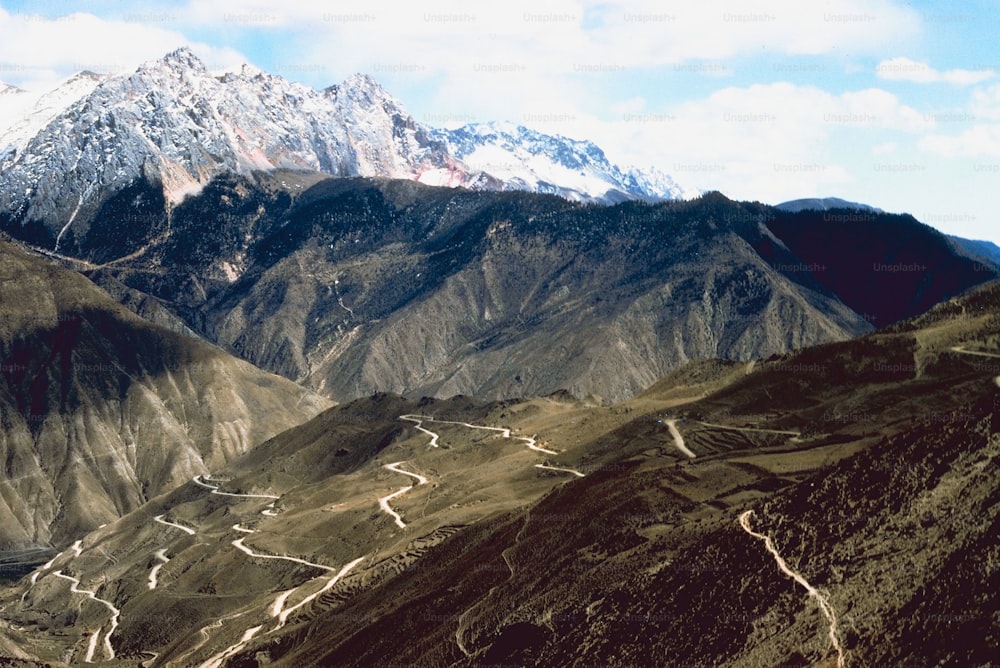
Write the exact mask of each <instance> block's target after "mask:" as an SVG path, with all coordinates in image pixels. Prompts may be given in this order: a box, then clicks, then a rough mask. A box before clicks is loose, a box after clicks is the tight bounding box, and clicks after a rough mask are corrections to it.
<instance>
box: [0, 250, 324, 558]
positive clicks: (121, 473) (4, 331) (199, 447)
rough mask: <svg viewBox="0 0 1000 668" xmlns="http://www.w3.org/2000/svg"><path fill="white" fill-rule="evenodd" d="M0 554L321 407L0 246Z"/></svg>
mask: <svg viewBox="0 0 1000 668" xmlns="http://www.w3.org/2000/svg"><path fill="white" fill-rule="evenodd" d="M0 310H2V312H3V319H2V320H0V411H2V425H0V458H2V460H3V461H4V462H5V475H4V477H3V481H2V482H0V486H2V493H0V517H2V518H3V519H2V522H0V549H4V550H6V549H12V548H18V547H28V546H39V545H47V544H49V543H52V544H57V545H64V544H66V543H67V542H69V541H70V540H71V539H72V538H74V537H79V536H81V535H83V534H84V533H86V532H87V531H90V530H93V529H95V528H96V527H97V526H98V525H100V524H103V523H107V522H111V521H113V520H114V519H116V518H117V517H119V516H121V515H123V514H126V513H128V512H130V511H132V510H134V509H135V508H137V507H139V506H140V505H141V504H142V503H144V502H145V501H146V500H147V499H149V498H151V497H153V496H155V495H157V494H161V493H163V492H164V491H167V490H169V489H172V488H173V487H175V486H177V485H178V484H180V483H181V482H183V481H184V480H187V479H189V478H190V477H191V476H192V475H195V474H197V473H204V472H206V471H207V470H209V469H210V468H215V467H218V466H221V465H223V464H224V463H225V462H227V461H229V460H230V459H232V458H234V457H236V456H237V455H240V454H242V453H244V452H246V451H247V450H248V449H249V448H251V447H252V446H253V445H256V444H257V443H259V442H261V441H263V440H264V439H265V438H268V437H270V436H272V435H274V434H275V433H277V432H279V431H282V430H284V429H287V428H288V427H290V426H293V425H295V424H298V423H300V422H302V421H304V420H306V419H308V418H309V417H311V416H312V415H314V414H315V413H316V412H317V411H319V410H320V409H322V408H325V407H327V406H328V405H329V402H328V401H326V400H325V399H322V398H320V397H318V396H316V395H315V394H313V393H311V392H309V391H307V390H305V389H304V388H301V387H298V386H296V385H295V384H293V383H291V382H289V381H287V380H285V379H283V378H279V377H276V376H272V375H270V374H266V373H263V372H261V371H259V370H258V369H255V368H254V367H252V366H251V365H250V364H248V363H246V362H244V361H241V360H237V359H235V358H233V357H231V356H229V355H227V354H225V353H223V352H222V351H221V350H219V349H217V348H215V347H213V346H210V345H208V344H206V343H203V342H199V341H197V340H195V339H191V338H189V337H186V336H182V335H180V334H175V333H173V332H171V331H169V330H166V329H163V328H161V327H158V326H155V325H152V324H150V323H148V322H146V321H144V320H142V319H140V318H138V317H136V316H134V315H133V314H132V313H130V312H128V311H127V310H126V309H124V308H123V307H121V306H119V305H118V304H116V303H115V302H114V301H112V300H111V299H110V298H109V297H108V296H107V294H105V293H104V292H102V291H101V290H100V289H98V288H97V287H96V286H94V285H93V284H92V283H90V282H89V281H88V280H86V279H85V278H84V277H82V276H80V275H78V274H75V273H74V272H70V271H67V270H65V269H61V268H59V267H58V266H57V265H55V264H54V263H53V262H51V261H49V260H47V259H43V258H40V257H37V256H35V255H31V254H28V253H26V252H25V251H24V250H22V249H21V248H19V247H18V246H17V245H16V244H13V243H11V242H9V241H0Z"/></svg>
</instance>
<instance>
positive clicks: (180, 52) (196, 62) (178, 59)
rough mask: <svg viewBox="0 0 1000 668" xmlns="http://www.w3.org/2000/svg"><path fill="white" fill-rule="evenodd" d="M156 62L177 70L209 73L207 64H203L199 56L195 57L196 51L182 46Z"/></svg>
mask: <svg viewBox="0 0 1000 668" xmlns="http://www.w3.org/2000/svg"><path fill="white" fill-rule="evenodd" d="M155 62H158V63H163V64H164V65H167V66H170V67H175V68H181V69H191V70H197V71H201V72H205V71H207V70H206V69H205V63H203V62H202V61H201V59H200V58H198V56H196V55H194V51H192V50H191V49H189V48H188V47H186V46H182V47H180V48H179V49H175V50H173V51H171V52H170V53H168V54H167V55H165V56H164V57H163V58H161V59H160V60H158V61H155Z"/></svg>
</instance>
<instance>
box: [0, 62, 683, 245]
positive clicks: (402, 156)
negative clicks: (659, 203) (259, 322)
mask: <svg viewBox="0 0 1000 668" xmlns="http://www.w3.org/2000/svg"><path fill="white" fill-rule="evenodd" d="M25 96H26V94H24V93H19V92H17V91H12V92H10V93H8V94H6V95H4V98H3V100H2V102H0V107H7V108H8V109H9V110H10V111H8V112H7V113H6V114H4V113H2V112H0V118H3V117H6V118H7V126H8V127H7V129H6V130H4V129H0V223H2V226H3V227H4V228H5V229H8V230H10V229H13V228H20V229H21V230H23V234H24V235H25V236H27V237H28V238H29V239H31V240H32V242H33V243H35V244H36V245H39V246H42V247H46V248H50V249H54V250H64V251H65V250H66V249H74V250H75V249H79V248H80V247H82V246H85V244H86V242H85V239H86V235H87V233H88V231H89V229H90V228H91V227H92V226H93V224H94V220H93V219H94V217H95V216H97V215H99V213H100V210H101V206H102V205H103V203H104V202H105V201H106V200H107V199H108V198H110V197H114V196H115V195H117V194H118V193H120V192H121V191H123V190H126V189H127V188H129V187H130V186H131V185H132V184H133V183H134V182H135V181H136V180H137V179H145V180H148V181H153V182H156V183H157V184H158V188H159V189H160V190H162V198H163V199H164V201H165V202H167V203H168V204H169V205H171V206H172V205H176V204H178V203H179V202H180V201H182V200H183V199H184V197H186V196H187V195H189V194H191V193H195V192H198V191H199V190H200V189H201V188H202V187H203V186H204V185H205V184H206V183H207V182H209V181H210V180H211V179H212V178H214V177H215V176H218V175H219V174H223V173H238V174H249V173H252V172H255V171H268V170H273V169H276V168H284V169H296V170H310V171H318V172H322V173H326V174H330V175H334V176H369V177H376V176H377V177H389V178H401V179H411V180H416V181H420V182H422V183H428V184H432V185H446V186H467V187H471V188H476V189H489V190H509V189H524V190H531V191H537V192H552V193H556V194H559V195H562V196H565V197H570V198H573V199H578V200H581V201H618V200H622V199H631V198H640V199H663V198H675V197H677V196H679V195H680V194H681V192H682V191H681V189H680V188H679V186H677V185H676V184H675V183H674V182H673V181H672V180H671V179H670V178H669V177H667V176H666V175H663V174H661V173H659V172H654V171H651V172H650V173H648V174H644V173H642V172H639V171H636V170H624V171H623V170H621V169H619V168H618V167H617V166H614V165H612V164H611V163H610V162H609V161H608V160H607V158H606V157H605V155H604V153H603V152H602V151H601V150H600V149H599V148H597V147H596V146H594V145H593V144H591V143H589V142H584V141H572V140H568V139H565V138H563V137H554V136H549V135H543V134H541V133H538V132H534V131H531V130H528V129H525V128H521V127H511V126H506V125H503V126H501V125H489V124H484V125H474V126H467V127H464V128H460V129H458V130H455V131H449V130H443V129H432V128H430V127H428V126H425V125H423V124H421V123H417V122H416V121H415V120H414V119H413V118H412V117H411V116H410V115H409V114H408V113H407V112H406V110H405V109H404V108H403V107H402V105H401V104H400V103H399V102H398V101H396V100H395V99H393V98H392V97H391V96H390V95H389V94H388V93H387V92H386V91H385V90H384V89H383V88H382V87H381V86H380V85H379V84H378V83H377V82H375V80H373V79H372V78H371V77H368V76H366V75H355V76H353V77H351V78H349V79H348V80H347V81H345V82H343V83H342V84H339V85H336V86H331V87H330V88H327V89H325V90H323V91H316V90H313V89H310V88H307V87H305V86H302V85H300V84H295V83H292V82H289V81H286V80H284V79H282V78H280V77H277V76H273V75H269V74H266V73H264V72H261V71H259V70H256V69H254V68H252V67H250V66H244V67H242V68H240V69H238V70H235V71H229V72H225V73H212V72H209V71H208V70H207V69H206V68H205V66H204V64H203V63H202V62H201V61H199V60H198V59H197V58H196V57H195V56H194V54H193V53H191V52H190V51H189V50H187V49H179V50H177V51H175V52H173V53H170V54H168V55H167V56H165V57H164V58H163V59H161V60H158V61H153V62H149V63H146V64H145V65H143V66H141V67H140V68H139V69H138V70H137V71H135V72H134V73H131V74H127V75H114V76H101V75H95V74H93V73H89V72H84V73H81V74H79V75H76V76H75V77H73V78H71V79H70V80H69V81H67V82H66V83H65V84H64V85H63V86H61V87H60V88H58V89H57V90H55V91H52V92H51V93H48V94H47V95H45V96H43V97H42V98H41V99H40V100H38V101H37V102H36V103H35V104H34V106H31V107H28V104H27V102H22V101H21V98H24V97H25ZM25 107H28V109H27V110H26V109H25ZM17 113H20V114H23V115H22V116H21V117H20V118H19V120H17V121H14V120H13V119H14V118H18V116H17ZM70 252H73V251H72V250H71V251H70Z"/></svg>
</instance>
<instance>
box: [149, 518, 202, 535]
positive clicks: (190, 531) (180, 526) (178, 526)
mask: <svg viewBox="0 0 1000 668" xmlns="http://www.w3.org/2000/svg"><path fill="white" fill-rule="evenodd" d="M153 521H154V522H159V523H160V524H165V525H167V526H168V527H173V528H175V529H180V530H181V531H183V532H185V533H187V534H189V535H191V536H193V535H195V531H194V529H192V528H190V527H186V526H184V525H183V524H175V523H174V522H171V521H169V520H165V519H163V515H157V516H156V517H154V518H153Z"/></svg>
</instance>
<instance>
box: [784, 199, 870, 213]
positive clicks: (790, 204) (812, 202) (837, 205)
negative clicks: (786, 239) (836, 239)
mask: <svg viewBox="0 0 1000 668" xmlns="http://www.w3.org/2000/svg"><path fill="white" fill-rule="evenodd" d="M774 208H776V209H781V210H782V211H790V212H792V213H795V212H797V211H829V210H830V209H854V210H857V211H868V212H871V213H884V212H883V211H882V209H879V208H877V207H874V206H871V205H869V204H861V203H859V202H849V201H847V200H846V199H841V198H839V197H806V198H803V199H793V200H789V201H787V202H782V203H781V204H776V205H775V207H774Z"/></svg>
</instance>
